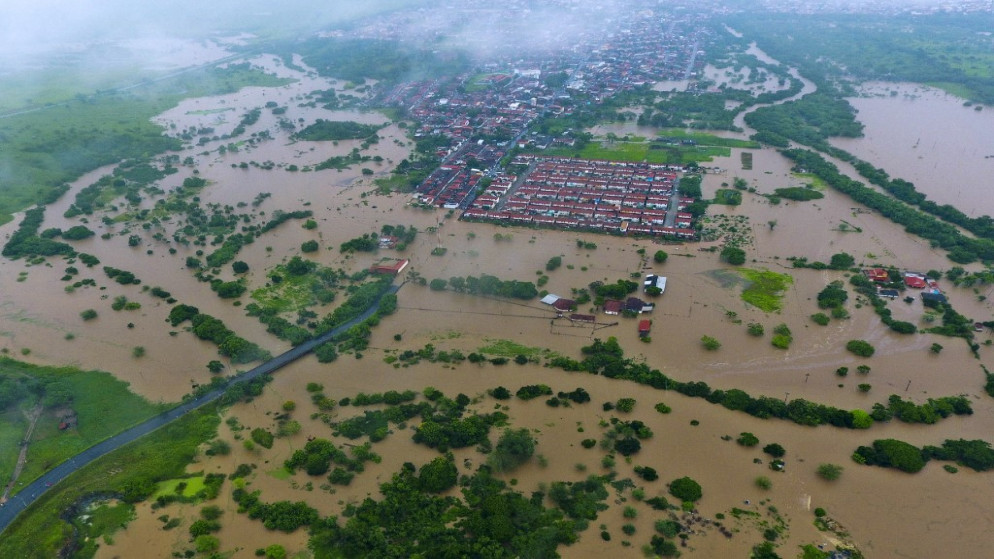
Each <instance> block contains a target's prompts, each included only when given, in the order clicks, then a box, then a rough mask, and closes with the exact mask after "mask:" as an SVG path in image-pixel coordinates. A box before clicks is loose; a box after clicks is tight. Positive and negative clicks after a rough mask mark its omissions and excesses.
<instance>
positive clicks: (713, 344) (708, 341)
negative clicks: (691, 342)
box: [701, 336, 721, 351]
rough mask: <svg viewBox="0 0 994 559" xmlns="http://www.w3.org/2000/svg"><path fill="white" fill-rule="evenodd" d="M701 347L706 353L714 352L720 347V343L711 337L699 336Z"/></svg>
mask: <svg viewBox="0 0 994 559" xmlns="http://www.w3.org/2000/svg"><path fill="white" fill-rule="evenodd" d="M701 345H703V346H704V349H706V350H708V351H715V350H717V349H718V348H720V347H721V342H719V341H718V339H717V338H714V337H712V336H701Z"/></svg>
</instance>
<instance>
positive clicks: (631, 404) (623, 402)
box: [615, 398, 635, 413]
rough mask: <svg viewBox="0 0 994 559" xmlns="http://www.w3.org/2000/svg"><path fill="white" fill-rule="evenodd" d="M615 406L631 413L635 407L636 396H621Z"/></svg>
mask: <svg viewBox="0 0 994 559" xmlns="http://www.w3.org/2000/svg"><path fill="white" fill-rule="evenodd" d="M615 407H616V408H618V411H620V412H625V413H631V411H632V410H634V409H635V398H621V399H620V400H618V402H617V403H616V404H615Z"/></svg>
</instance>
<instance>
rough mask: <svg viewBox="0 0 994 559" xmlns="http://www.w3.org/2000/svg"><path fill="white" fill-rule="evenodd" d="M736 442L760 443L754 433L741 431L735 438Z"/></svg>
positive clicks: (746, 444) (750, 444)
mask: <svg viewBox="0 0 994 559" xmlns="http://www.w3.org/2000/svg"><path fill="white" fill-rule="evenodd" d="M735 442H737V443H739V444H740V445H742V446H756V445H757V444H759V438H758V437H756V435H753V434H752V433H741V434H740V435H739V438H737V439H735Z"/></svg>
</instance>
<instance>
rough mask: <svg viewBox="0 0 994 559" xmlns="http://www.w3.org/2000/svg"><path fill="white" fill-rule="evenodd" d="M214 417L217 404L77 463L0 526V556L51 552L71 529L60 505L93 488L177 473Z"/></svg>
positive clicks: (117, 488) (207, 435) (27, 558)
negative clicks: (79, 465)
mask: <svg viewBox="0 0 994 559" xmlns="http://www.w3.org/2000/svg"><path fill="white" fill-rule="evenodd" d="M219 423H220V418H219V416H218V414H217V409H216V408H215V407H213V406H207V407H206V408H204V409H201V410H198V411H196V412H193V413H191V414H189V415H186V416H184V417H183V418H182V419H180V420H178V421H176V422H174V423H172V424H170V425H167V426H166V427H163V428H162V429H160V430H159V431H156V432H155V433H154V434H153V435H152V436H150V437H146V438H143V439H141V440H138V441H136V442H134V443H131V444H129V445H127V446H125V447H123V448H121V449H119V450H117V451H116V452H113V453H111V454H109V455H107V456H104V457H103V458H101V459H99V460H97V461H96V462H94V463H92V464H90V465H89V466H87V467H85V468H83V469H81V470H80V471H79V472H77V473H76V474H74V475H73V476H71V477H70V478H68V479H67V480H66V481H64V482H63V483H60V484H59V485H57V486H55V487H53V488H52V489H51V490H50V491H49V492H48V493H46V494H45V495H44V496H43V497H41V498H40V499H39V500H38V501H37V502H36V503H35V504H34V505H32V506H31V507H30V508H29V509H28V510H26V511H25V512H24V513H23V514H22V515H21V516H20V517H18V518H17V520H15V521H14V522H13V523H12V524H11V525H10V526H9V527H8V528H7V530H6V531H4V534H3V538H0V557H18V558H24V559H34V558H38V559H42V558H46V559H47V558H51V557H55V556H56V555H57V552H58V550H59V549H60V548H61V547H62V545H63V544H64V543H65V541H66V538H68V537H69V536H70V535H71V531H72V528H71V526H70V525H69V524H68V523H66V522H65V521H63V520H62V519H61V518H60V515H61V514H62V513H63V511H65V510H67V509H68V508H70V507H71V506H72V505H73V504H75V503H76V502H77V501H79V499H81V498H82V497H84V496H86V495H89V494H92V493H95V492H103V491H114V492H122V491H126V490H128V488H129V487H135V486H147V485H148V484H152V483H155V482H159V481H164V480H167V479H172V478H176V477H179V476H181V475H183V473H184V470H185V468H186V466H187V464H189V463H190V462H191V461H192V460H193V458H194V456H195V455H196V451H197V446H198V445H200V444H201V443H203V442H205V441H207V440H209V439H211V438H212V437H214V436H215V434H216V433H217V426H218V424H219Z"/></svg>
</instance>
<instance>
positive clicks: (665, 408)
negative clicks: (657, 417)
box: [656, 402, 673, 414]
mask: <svg viewBox="0 0 994 559" xmlns="http://www.w3.org/2000/svg"><path fill="white" fill-rule="evenodd" d="M656 411H658V412H659V413H662V414H667V413H670V412H671V411H673V408H671V407H669V406H667V405H666V404H664V403H662V402H659V403H658V404H656Z"/></svg>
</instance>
